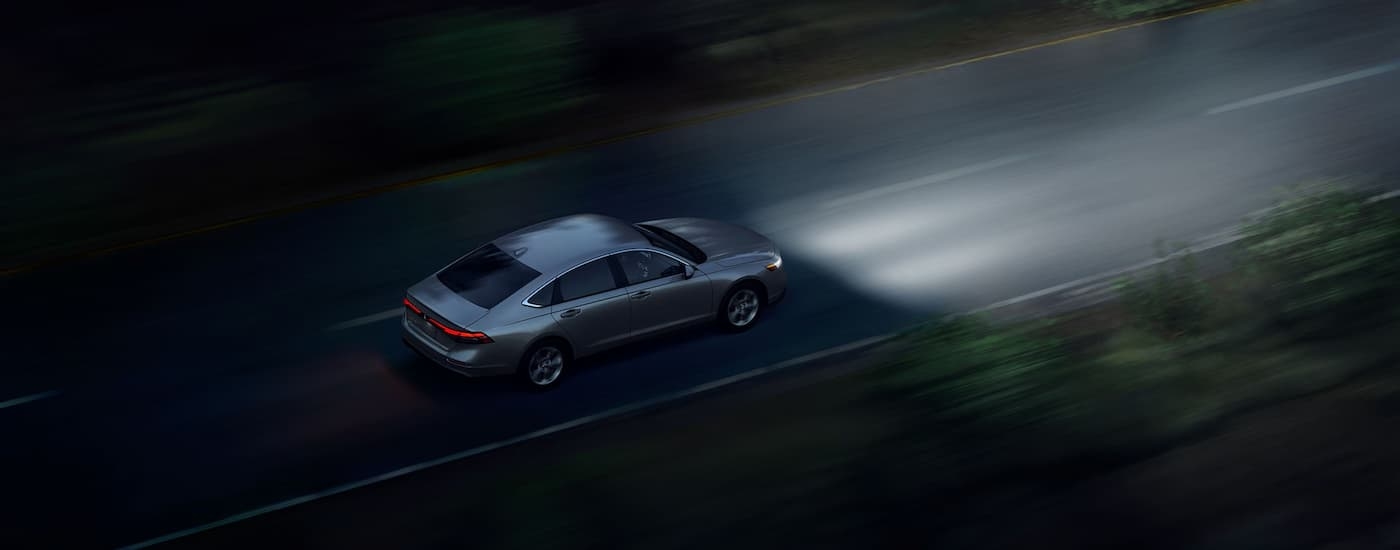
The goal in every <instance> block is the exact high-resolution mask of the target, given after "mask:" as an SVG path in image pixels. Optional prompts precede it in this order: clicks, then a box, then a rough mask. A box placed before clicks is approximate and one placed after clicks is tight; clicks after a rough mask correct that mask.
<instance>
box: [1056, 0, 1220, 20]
mask: <svg viewBox="0 0 1400 550" xmlns="http://www.w3.org/2000/svg"><path fill="white" fill-rule="evenodd" d="M1064 2H1065V4H1068V5H1071V6H1081V7H1086V8H1089V9H1090V10H1093V12H1094V13H1097V14H1099V15H1101V16H1104V17H1108V18H1111V19H1127V18H1130V17H1141V16H1144V15H1153V14H1157V13H1162V12H1165V11H1170V10H1175V9H1181V8H1184V7H1187V6H1190V5H1193V4H1201V3H1203V2H1199V1H1191V0H1064Z"/></svg>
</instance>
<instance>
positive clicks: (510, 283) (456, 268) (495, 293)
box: [437, 244, 540, 309]
mask: <svg viewBox="0 0 1400 550" xmlns="http://www.w3.org/2000/svg"><path fill="white" fill-rule="evenodd" d="M539 275H540V272H538V271H535V270H534V269H531V268H530V266H527V265H525V264H522V263H520V262H519V261H517V260H516V259H515V258H513V257H511V256H510V255H509V254H506V253H505V252H503V251H501V249H500V248H497V247H496V245H494V244H488V245H486V246H483V247H481V248H478V249H476V250H473V251H472V253H471V254H467V255H466V256H465V257H463V258H462V259H460V260H457V261H456V262H455V263H453V264H452V265H450V266H448V267H447V269H444V270H442V272H441V273H438V276H437V278H438V280H439V281H442V284H443V286H446V287H447V288H449V289H451V290H452V292H456V293H457V295H459V296H461V297H463V298H466V299H467V301H469V302H471V303H473V304H476V305H478V306H481V307H484V308H487V309H490V308H493V307H495V306H496V304H499V303H501V300H504V299H506V297H507V296H510V295H511V294H513V293H515V291H517V290H520V287H523V286H525V284H526V283H528V282H530V281H532V280H534V279H535V277H538V276H539Z"/></svg>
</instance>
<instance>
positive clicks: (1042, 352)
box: [878, 318, 1068, 433]
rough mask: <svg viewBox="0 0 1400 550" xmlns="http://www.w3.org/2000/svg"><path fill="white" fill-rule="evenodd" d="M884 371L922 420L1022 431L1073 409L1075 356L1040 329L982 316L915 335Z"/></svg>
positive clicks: (891, 389)
mask: <svg viewBox="0 0 1400 550" xmlns="http://www.w3.org/2000/svg"><path fill="white" fill-rule="evenodd" d="M910 349H911V351H910V352H908V353H907V354H906V355H905V356H904V357H903V358H901V359H900V360H898V361H897V362H896V363H895V365H894V366H893V367H892V368H891V370H889V371H887V373H886V374H885V375H884V376H883V377H882V379H881V380H880V383H879V385H878V387H879V389H880V390H881V393H883V394H885V395H887V396H889V397H893V398H895V399H898V400H900V401H902V402H905V403H908V404H910V405H911V406H912V408H913V409H914V411H913V412H915V415H916V416H918V417H919V418H920V419H921V420H922V421H927V422H932V423H935V424H938V425H940V426H941V427H942V428H945V429H948V430H953V431H968V432H971V433H981V432H988V431H990V432H997V431H1001V430H1006V429H1016V428H1019V427H1025V426H1027V425H1029V424H1034V423H1036V422H1040V421H1043V420H1045V419H1048V418H1054V417H1058V416H1061V415H1062V414H1064V413H1065V412H1066V410H1067V407H1066V405H1067V403H1066V399H1065V397H1066V396H1065V393H1064V391H1062V390H1063V388H1064V384H1062V383H1061V382H1062V381H1063V380H1062V379H1061V378H1060V376H1061V375H1062V374H1063V373H1064V371H1065V369H1066V363H1067V359H1068V356H1067V355H1066V353H1065V350H1064V348H1063V345H1062V344H1061V343H1060V342H1059V341H1058V340H1055V339H1053V338H1049V337H1045V336H1042V335H1039V334H1036V333H1035V331H1034V330H1033V327H1029V326H1016V327H1007V326H1001V325H995V324H991V323H988V322H985V321H982V320H979V319H975V318H959V319H954V320H950V321H944V322H941V323H938V324H936V325H934V326H931V327H929V328H927V329H924V330H923V331H922V332H920V333H918V334H917V335H915V336H914V337H913V340H912V345H911V348H910Z"/></svg>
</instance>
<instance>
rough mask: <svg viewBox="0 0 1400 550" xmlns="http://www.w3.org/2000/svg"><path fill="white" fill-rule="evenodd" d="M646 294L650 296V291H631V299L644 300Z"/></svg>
mask: <svg viewBox="0 0 1400 550" xmlns="http://www.w3.org/2000/svg"><path fill="white" fill-rule="evenodd" d="M647 296H651V293H650V292H647V291H645V290H643V291H640V292H633V293H632V299H633V300H645V299H647Z"/></svg>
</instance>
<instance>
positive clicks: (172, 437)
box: [0, 0, 1400, 548]
mask: <svg viewBox="0 0 1400 550" xmlns="http://www.w3.org/2000/svg"><path fill="white" fill-rule="evenodd" d="M1397 28H1400V3H1396V2H1393V1H1380V0H1347V1H1338V2H1321V1H1315V2H1305V1H1294V0H1276V1H1268V0H1260V1H1256V2H1252V3H1249V4H1245V5H1241V6H1236V7H1232V8H1227V9H1223V10H1218V11H1213V12H1209V13H1205V14H1201V15H1196V16H1191V17H1186V18H1181V19H1176V20H1171V21H1167V22H1163V23H1158V24H1153V25H1147V26H1143V27H1138V28H1133V29H1128V30H1124V31H1120V32H1116V33H1112V34H1107V35H1102V36H1097V37H1094V38H1089V39H1084V40H1079V41H1074V42H1070V43H1065V44H1060V45H1056V46H1052V47H1047V48H1043V49H1037V50H1033V51H1029V52H1024V53H1020V54H1016V55H1011V56H1006V57H1001V58H996V59H991V60H987V61H983V62H979V63H974V64H970V65H965V66H961V67H957V68H953V69H949V70H945V71H940V72H936V73H929V74H923V75H917V76H910V77H906V78H902V79H897V80H894V81H888V82H882V83H878V84H873V85H870V86H867V87H863V88H860V89H857V90H853V91H850V92H845V93H840V94H835V95H829V96H824V97H818V98H813V99H808V100H804V101H800V102H796V103H791V104H786V105H782V106H778V107H774V108H771V109H767V110H763V111H757V112H752V113H748V114H744V115H740V116H735V117H731V118H726V119H721V120H716V121H712V122H708V123H705V124H701V125H697V126H691V127H687V128H682V129H678V130H673V131H668V132H664V133H659V134H654V135H650V136H647V137H644V138H639V139H634V140H630V141H624V142H618V143H614V144H611V145H607V146H603V147H598V148H593V149H588V150H582V151H577V152H573V153H569V154H564V155H560V156H557V157H552V158H549V159H546V160H542V161H538V162H533V163H529V164H524V165H517V166H514V167H510V168H506V169H501V170H496V171H492V172H487V173H482V174H477V175H472V176H468V177H462V178H457V179H454V180H451V181H448V182H444V183H439V184H433V185H428V186H423V187H418V188H413V189H408V190H404V191H400V192H395V193H391V194H387V195H381V196H377V197H373V198H370V199H365V200H360V201H356V202H350V203H344V204H339V205H335V206H329V207H323V208H319V209H315V210H308V211H303V212H300V213H297V214H293V215H288V216H285V217H281V218H276V219H270V220H265V221H261V222H257V223H254V224H249V225H245V226H239V227H236V228H232V229H228V230H224V231H217V232H212V233H207V234H202V235H198V236H194V237H190V238H186V239H181V240H176V241H169V242H165V243H161V244H158V245H154V246H149V247H146V248H140V249H134V250H128V251H124V252H120V253H117V254H113V255H109V256H106V257H101V258H97V259H92V260H88V261H85V262H83V263H79V264H70V265H66V266H63V267H58V268H52V269H48V270H45V271H40V272H33V273H26V274H21V275H17V276H12V277H9V278H6V279H4V280H3V281H0V291H3V293H4V294H3V296H4V300H5V303H6V305H7V308H6V311H9V312H10V313H9V314H8V317H10V321H9V322H7V323H6V327H7V328H6V330H5V331H4V334H5V336H4V337H5V338H6V341H5V342H4V348H3V349H5V359H4V365H5V367H6V368H4V369H3V373H0V389H3V392H0V402H6V403H5V404H4V406H3V408H0V441H2V442H3V446H0V455H3V457H2V458H0V460H2V461H3V462H0V467H2V468H3V469H2V470H0V471H3V474H0V475H3V476H4V481H3V487H4V492H3V507H4V508H5V510H4V512H3V514H0V537H3V538H0V541H4V542H0V544H3V545H4V546H6V547H10V548H16V547H68V546H72V545H86V544H91V545H95V546H98V547H102V546H117V545H122V544H130V543H136V542H139V541H143V540H146V539H149V538H151V537H155V536H158V535H162V534H165V533H168V532H171V531H175V530H178V529H181V528H185V527H190V526H193V525H197V524H201V523H204V522H207V521H211V520H215V519H218V518H222V517H225V516H228V515H231V514H235V513H238V512H241V511H244V510H248V509H251V508H255V507H258V506H261V505H265V504H269V503H272V502H276V501H279V500H282V499H286V498H290V497H295V496H298V495H302V494H306V493H309V492H314V491H317V490H321V489H325V488H327V487H332V486H335V485H337V484H342V483H347V482H351V481H355V480H359V479H363V478H367V477H371V476H374V475H377V474H382V473H384V472H388V471H391V470H394V469H396V468H399V467H402V466H405V465H409V464H414V463H418V462H421V461H424V460H430V459H433V458H437V457H440V456H443V455H447V454H450V453H453V452H457V451H461V450H463V449H467V448H470V447H473V446H476V445H480V444H483V443H488V442H492V441H496V440H500V439H503V438H507V437H510V436H514V435H518V434H522V433H526V432H529V431H532V430H536V429H539V428H542V427H545V426H549V425H553V424H556V423H559V422H562V421H566V420H569V419H573V418H577V417H580V416H582V415H587V414H591V413H595V412H598V411H602V410H605V409H608V408H611V407H615V406H618V405H622V404H626V403H630V402H634V401H637V400H640V399H644V398H647V397H650V396H654V395H657V394H659V393H663V392H667V391H674V390H680V389H683V388H687V387H690V386H694V385H696V384H700V383H703V382H707V381H711V380H715V379H718V378H722V377H725V376H729V375H733V374H736V373H740V372H744V371H747V370H751V369H754V368H757V367H760V366H763V365H766V364H771V363H774V362H777V361H781V360H784V359H788V358H792V357H795V356H799V355H803V354H806V353H811V352H814V351H817V350H821V349H824V348H829V347H832V346H837V345H840V344H844V343H848V342H852V341H856V340H859V339H861V338H865V337H869V336H872V335H876V334H881V333H884V332H888V331H891V330H894V329H897V328H900V327H904V326H907V325H909V324H910V323H912V322H914V321H916V320H918V319H921V318H925V317H927V316H928V315H931V314H938V313H943V312H948V311H954V310H962V309H967V308H973V307H978V306H982V305H986V304H988V303H992V302H995V301H998V300H1002V299H1006V298H1009V297H1013V296H1016V295H1019V294H1023V293H1026V292H1030V291H1034V290H1036V289H1039V288H1043V287H1047V286H1051V285H1055V284H1057V283H1061V282H1064V281H1067V280H1072V279H1075V278H1078V277H1083V276H1087V275H1091V274H1094V273H1097V272H1101V271H1105V270H1109V269H1112V268H1115V267H1118V266H1121V265H1124V264H1128V263H1132V262H1135V261H1140V260H1143V259H1145V258H1148V257H1150V256H1151V255H1152V246H1151V245H1152V243H1153V241H1154V240H1155V239H1158V238H1163V239H1168V240H1182V239H1191V238H1194V237H1198V236H1201V235H1205V234H1209V233H1212V232H1214V231H1217V230H1220V229H1224V228H1226V227H1229V226H1231V225H1233V224H1234V223H1236V222H1237V221H1239V218H1240V216H1241V215H1243V214H1245V213H1247V212H1250V211H1252V210H1255V209H1257V208H1260V207H1263V206H1266V205H1268V204H1269V202H1270V200H1271V199H1272V198H1274V197H1276V196H1277V193H1276V191H1277V189H1278V188H1279V187H1280V186H1284V185H1289V184H1294V183H1298V182H1301V181H1306V180H1309V179H1314V178H1319V177H1360V178H1372V179H1371V180H1366V181H1372V182H1376V183H1382V184H1383V183H1385V182H1387V181H1389V182H1394V181H1400V180H1397V179H1396V178H1397V176H1400V154H1397V153H1400V100H1397V98H1400V33H1396V32H1395V29H1397ZM1387 178H1388V179H1387ZM578 211H593V212H599V213H604V214H611V215H615V216H619V217H623V218H628V219H638V220H640V219H647V218H656V217H664V216H677V215H687V216H704V217H713V218H719V219H724V220H730V221H735V222H740V223H744V224H748V225H751V226H753V227H755V228H758V229H760V230H763V231H766V232H768V233H769V234H770V235H771V236H773V237H774V238H775V240H777V241H778V243H779V245H780V246H781V247H782V248H783V250H784V257H785V263H786V265H787V267H788V269H789V270H790V272H791V290H792V292H791V295H790V298H789V299H788V300H786V301H785V302H783V303H782V304H781V305H780V306H779V307H777V308H775V309H773V310H772V311H770V312H768V313H769V315H768V316H767V317H766V318H765V319H763V322H762V324H761V325H760V326H758V327H756V328H755V329H754V330H752V331H750V332H748V333H745V334H742V335H738V336H729V335H720V334H716V333H711V332H705V331H700V332H699V333H696V334H686V335H678V336H675V337H670V338H667V339H666V340H665V341H662V342H658V343H655V344H649V345H643V346H639V347H635V348H631V349H627V350H624V351H622V352H619V353H615V354H612V355H610V356H609V357H606V358H603V359H602V360H600V361H596V362H594V363H593V364H591V365H589V366H587V367H585V368H582V369H579V370H578V371H576V372H574V373H572V374H573V375H572V376H571V378H570V379H569V380H567V381H566V383H565V385H564V387H562V388H560V389H559V390H558V391H555V392H551V393H547V394H541V395H536V394H527V393H522V392H519V391H516V390H515V389H514V387H513V386H512V385H510V384H509V383H503V382H497V381H471V380H465V379H461V378H458V377H456V376H453V375H451V374H450V373H446V372H442V371H440V370H439V369H436V368H434V367H431V366H429V365H425V364H423V363H420V362H419V361H417V360H415V358H414V357H413V355H412V354H411V353H410V352H409V351H408V350H406V349H404V348H403V347H402V345H401V344H400V342H399V340H398V333H397V330H398V328H397V324H396V322H395V321H393V320H388V319H384V320H379V321H369V320H365V319H363V318H365V317H366V316H373V315H374V314H377V313H381V312H385V311H387V310H396V309H397V304H398V300H399V298H400V296H401V295H402V292H403V289H404V288H405V287H407V286H408V285H409V284H411V283H413V282H414V281H416V280H418V279H419V278H421V277H422V276H424V275H425V274H427V273H429V272H431V271H432V270H433V269H435V268H437V267H439V266H441V265H443V264H444V263H445V262H448V261H450V260H451V259H452V258H454V257H455V256H457V255H459V254H460V253H462V252H464V251H466V250H467V249H469V248H471V247H472V246H474V245H475V244H477V243H479V242H481V241H483V240H487V239H490V238H492V237H493V236H495V235H497V234H499V233H502V232H504V231H507V230H509V229H512V228H515V227H517V226H521V225H525V224H527V223H530V222H534V221H537V220H541V219H546V218H550V217H554V216H559V215H564V214H568V213H573V212H578ZM356 319H360V321H357V322H351V321H354V320H356ZM47 392H56V393H47ZM25 396H38V397H37V398H35V399H33V400H31V401H29V402H24V403H18V402H11V401H8V400H11V399H17V398H23V397H25ZM16 541H18V545H17V544H16Z"/></svg>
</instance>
